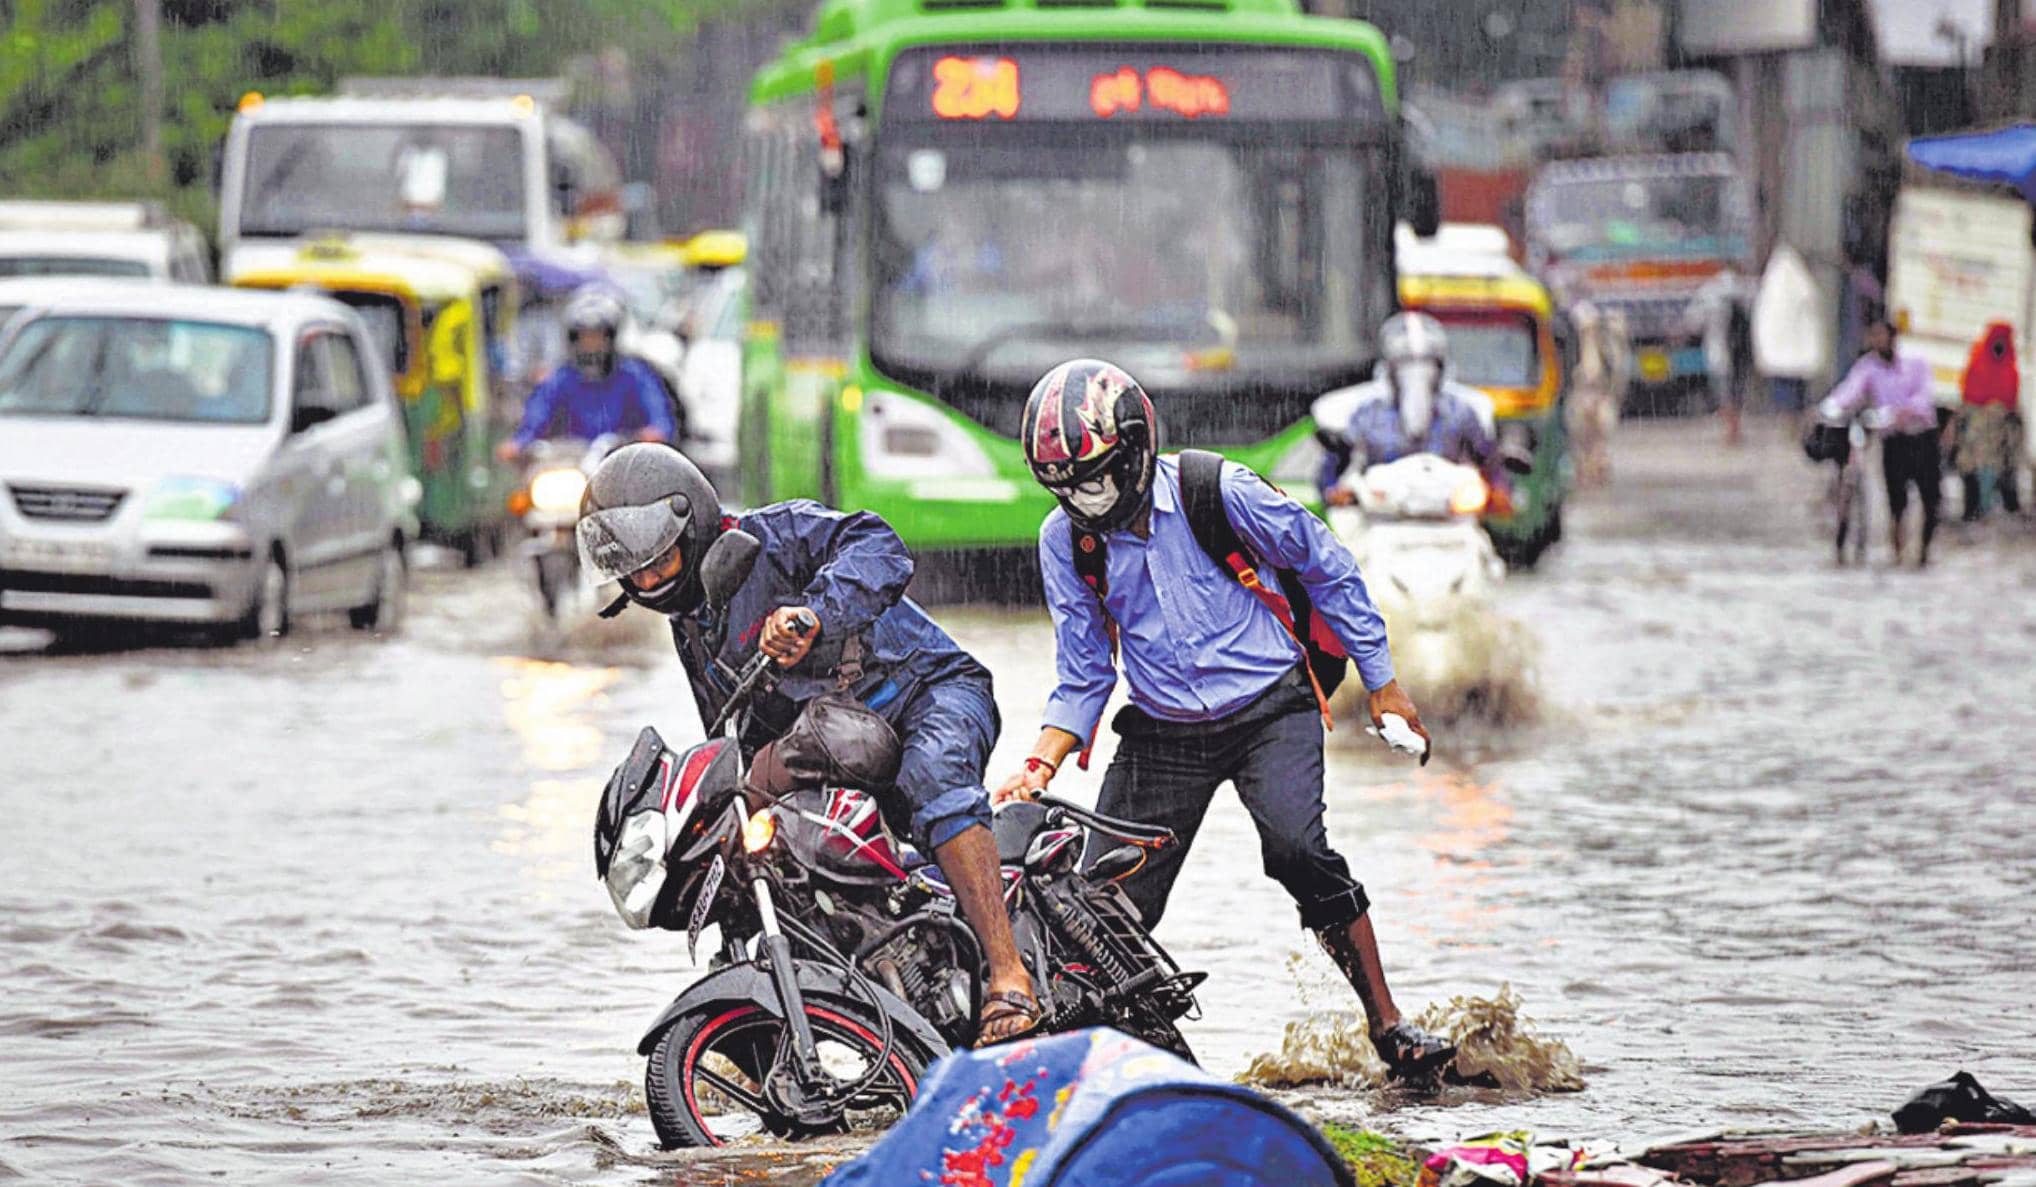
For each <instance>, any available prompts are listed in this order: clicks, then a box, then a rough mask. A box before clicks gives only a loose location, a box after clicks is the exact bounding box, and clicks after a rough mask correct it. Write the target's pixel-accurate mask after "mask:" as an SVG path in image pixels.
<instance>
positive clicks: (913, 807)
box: [578, 443, 1040, 1043]
mask: <svg viewBox="0 0 2036 1187" xmlns="http://www.w3.org/2000/svg"><path fill="white" fill-rule="evenodd" d="M731 528H739V529H740V530H742V531H744V532H747V533H748V534H750V535H752V536H754V537H756V539H757V540H758V541H759V542H761V544H762V545H763V547H762V550H761V552H760V553H759V555H758V558H757V561H756V564H755V566H754V567H753V568H752V569H751V570H750V572H749V575H748V577H747V578H746V579H744V580H743V582H742V585H741V586H740V588H739V589H738V590H737V591H736V593H735V594H734V595H733V597H732V598H730V600H729V604H728V605H726V606H715V605H711V604H709V603H708V601H707V598H706V593H705V590H704V588H703V586H702V583H701V571H700V565H701V562H702V559H703V558H704V557H705V556H706V554H707V550H708V548H709V547H710V546H711V545H712V544H713V543H714V541H715V540H716V539H717V538H718V537H719V536H720V535H721V533H722V532H723V531H725V530H728V529H731ZM578 536H579V542H580V552H581V557H582V560H583V563H584V564H585V566H586V569H587V571H588V572H589V573H593V574H596V575H598V577H599V578H601V579H605V580H613V581H618V582H620V583H621V586H622V590H623V594H624V596H625V597H626V598H627V599H628V600H629V601H631V602H634V603H636V604H637V605H639V606H642V607H644V608H645V609H648V610H654V611H656V612H657V613H659V614H663V615H666V616H667V617H668V618H669V619H670V620H671V624H672V638H673V641H674V643H675V644H676V645H677V647H678V652H679V661H680V663H681V664H682V665H683V666H684V668H685V671H686V677H687V679H688V680H689V681H690V682H691V684H692V688H693V698H694V701H695V703H696V704H697V705H698V707H699V710H700V719H701V721H703V722H706V721H711V720H713V719H714V717H716V716H717V715H718V714H719V713H720V711H721V707H722V705H723V704H724V703H725V702H726V699H727V696H728V694H729V692H730V691H731V690H732V685H733V680H732V679H731V674H732V673H733V672H735V671H736V670H738V669H739V668H740V667H741V666H742V664H743V663H744V662H745V661H746V660H747V659H748V657H749V656H751V655H753V654H754V653H755V652H756V651H757V650H759V649H760V650H762V651H763V652H765V653H766V654H769V655H771V656H774V657H776V659H777V661H778V663H779V665H780V666H781V667H782V668H783V669H784V671H783V674H782V677H781V679H780V681H779V683H778V685H777V688H776V691H775V692H773V693H772V694H770V695H769V696H768V697H766V698H765V699H764V700H763V702H761V703H760V704H758V705H757V706H755V712H754V713H753V714H752V726H753V727H755V728H754V729H753V731H752V733H751V734H747V735H745V736H744V738H743V739H742V744H743V746H744V748H745V750H748V751H751V752H754V750H755V749H756V748H757V747H759V746H761V745H762V744H763V743H765V742H767V741H769V740H770V739H772V738H775V737H778V736H780V735H782V734H783V733H784V732H785V730H787V729H788V728H790V727H791V725H792V723H793V721H794V720H795V719H796V718H797V717H798V716H799V715H800V713H801V712H802V711H803V708H804V706H805V705H806V704H807V703H808V702H810V701H812V700H813V699H815V698H817V697H820V696H823V695H825V694H827V693H830V692H835V691H837V690H841V689H844V688H845V690H846V691H847V692H848V693H849V695H851V696H853V697H854V698H855V699H856V700H858V701H860V702H861V703H862V705H864V706H865V707H867V708H868V709H869V710H870V711H872V712H874V713H876V714H878V715H880V716H881V717H883V718H884V719H885V721H887V722H888V723H889V724H890V726H891V728H892V729H893V730H894V731H895V732H896V733H897V735H898V738H899V739H900V740H901V742H902V749H903V753H902V757H901V760H900V762H899V766H898V775H897V779H896V783H895V786H892V787H872V788H868V789H867V790H868V791H869V792H871V794H872V795H874V796H875V797H876V799H877V802H878V804H879V806H880V807H881V808H882V809H883V812H884V817H885V819H886V821H888V822H889V823H890V824H891V827H892V828H893V829H894V830H896V831H898V832H899V833H901V834H904V835H907V836H909V837H910V839H911V840H912V841H913V842H914V843H916V844H918V845H919V846H921V847H922V849H923V850H924V851H926V852H929V853H931V854H932V856H933V858H934V860H936V861H937V862H939V864H940V868H941V871H942V872H943V873H945V874H946V875H947V879H948V882H949V884H950V885H951V886H953V888H954V892H955V898H956V899H957V900H958V901H959V902H960V905H961V909H962V914H963V915H964V916H965V917H966V918H967V920H968V922H969V926H970V927H972V928H973V929H974V930H975V934H976V936H977V938H978V939H979V940H980V941H981V943H982V948H983V952H984V954H985V956H986V958H987V960H988V962H989V965H990V971H989V979H988V983H987V984H986V986H985V993H984V1004H983V1014H982V1019H981V1022H982V1027H981V1032H982V1033H981V1038H980V1041H981V1042H985V1043H989V1042H1000V1041H1004V1040H1008V1039H1011V1038H1015V1037H1018V1036H1019V1035H1022V1034H1024V1033H1026V1032H1028V1031H1030V1030H1031V1029H1033V1028H1034V1027H1036V1026H1037V1024H1038V1022H1039V1019H1040V1008H1039V1004H1038V1002H1037V1000H1036V999H1035V998H1034V997H1033V991H1032V983H1031V979H1030V977H1029V976H1028V975H1027V973H1026V971H1025V966H1024V964H1023V963H1022V962H1021V960H1020V959H1019V955H1018V948H1017V944H1016V942H1015V941H1014V940H1013V938H1012V934H1011V920H1010V917H1009V915H1007V914H1006V913H1005V908H1004V904H1003V891H1002V883H1001V881H1000V872H999V867H998V860H997V844H996V841H995V840H994V839H993V838H992V836H991V833H990V828H989V824H990V803H989V794H988V792H987V791H986V790H985V789H984V786H983V767H984V764H985V763H986V762H987V761H988V760H989V756H990V749H991V747H993V746H994V745H995V744H996V741H997V733H998V729H999V724H1000V723H999V721H998V717H997V704H996V700H995V698H994V697H993V696H992V694H991V684H990V673H989V671H988V670H987V669H985V668H984V667H983V665H982V664H980V663H978V662H977V661H976V659H975V658H974V657H973V656H971V655H969V654H968V653H967V652H966V651H963V650H962V649H961V647H960V646H958V645H957V644H956V643H955V641H954V640H953V639H952V638H950V637H949V636H948V634H947V632H945V631H943V630H942V629H941V628H940V626H939V625H938V624H936V623H935V622H934V621H933V620H932V619H931V618H930V617H928V616H927V614H926V612H925V611H924V610H922V609H920V608H919V606H918V605H917V604H916V603H915V602H913V601H912V600H911V599H909V598H907V597H905V596H904V594H905V586H906V583H907V582H909V581H910V580H911V578H912V557H911V555H910V554H909V553H907V552H906V550H905V546H904V543H903V542H902V541H900V540H899V539H898V535H897V533H896V532H894V531H892V530H891V526H890V525H889V524H887V523H885V522H884V521H883V519H882V518H881V517H879V516H877V515H875V514H873V513H871V512H867V511H862V512H855V513H852V514H848V513H843V512H840V511H834V510H831V509H829V508H827V507H823V506H821V505H820V504H819V503H815V502H813V501H811V500H809V499H796V500H793V501H791V502H785V503H773V504H771V505H770V506H767V507H760V508H758V509H756V510H754V511H749V512H745V513H743V514H742V515H740V516H737V517H724V515H723V513H722V510H721V502H720V498H719V496H717V495H716V493H715V491H714V487H713V485H712V484H711V483H709V482H708V481H707V479H706V477H705V476H704V475H702V474H701V473H700V471H699V469H698V468H697V467H696V466H694V465H693V463H692V462H691V461H689V460H687V459H686V458H685V456H684V455H682V454H680V453H679V452H678V451H677V450H675V449H672V448H671V447H669V446H666V445H662V444H648V443H646V444H634V445H625V446H623V447H622V448H621V449H619V450H617V451H615V452H614V453H613V454H610V455H609V456H608V457H607V458H606V459H605V460H603V461H602V462H601V464H600V465H599V466H598V467H596V469H595V470H594V473H593V475H592V477H591V478H590V479H589V480H588V484H587V493H586V495H585V497H584V498H583V500H582V503H581V508H580V523H579V528H578ZM621 605H622V603H620V602H618V603H617V608H618V609H619V608H620V606H621ZM808 613H810V614H811V615H812V616H813V617H814V618H816V619H818V621H819V629H818V630H817V631H813V632H810V633H806V634H802V633H800V631H799V629H798V627H799V625H800V620H801V618H802V617H803V616H805V615H806V614H808Z"/></svg>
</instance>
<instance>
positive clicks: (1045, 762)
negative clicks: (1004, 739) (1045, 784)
mask: <svg viewBox="0 0 2036 1187" xmlns="http://www.w3.org/2000/svg"><path fill="white" fill-rule="evenodd" d="M1041 767H1045V768H1046V773H1047V774H1049V775H1058V774H1060V764H1059V763H1057V762H1054V761H1053V760H1052V759H1047V758H1041V757H1039V756H1038V755H1036V754H1034V755H1030V756H1028V757H1027V758H1026V760H1025V769H1026V770H1027V771H1036V770H1038V769H1039V768H1041Z"/></svg>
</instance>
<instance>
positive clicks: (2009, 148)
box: [1909, 124, 2036, 203]
mask: <svg viewBox="0 0 2036 1187" xmlns="http://www.w3.org/2000/svg"><path fill="white" fill-rule="evenodd" d="M1909 159H1910V160H1912V161H1914V162H1916V163H1917V164H1918V165H1921V166H1923V167H1924V168H1925V169H1934V170H1936V171H1937V172H1939V173H1949V174H1951V175H1952V176H1954V177H1963V178H1966V179H1967V180H1969V181H1990V182H1997V183H2000V184H2003V185H2011V186H2014V187H2015V188H2016V189H2018V190H2020V191H2021V192H2022V197H2024V198H2025V199H2027V200H2028V201H2030V202H2031V203H2036V126H2031V125H2028V124H2018V125H2016V126H2015V127H2012V128H1998V129H1995V130H1994V131H1991V132H1958V133H1954V134H1953V135H1949V136H1923V137H1918V138H1917V139H1915V140H1911V141H1910V142H1909Z"/></svg>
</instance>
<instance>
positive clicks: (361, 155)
mask: <svg viewBox="0 0 2036 1187" xmlns="http://www.w3.org/2000/svg"><path fill="white" fill-rule="evenodd" d="M523 164H524V158H523V139H522V136H521V135H520V133H519V132H518V131H517V129H515V128H514V127H509V126H494V127H491V126H487V125H480V124H464V125H462V124H443V125H432V124H268V125H262V126H258V127H255V128H253V129H251V130H250V131H249V133H248V140H247V173H246V181H245V183H244V185H245V190H244V193H243V196H242V200H241V210H240V233H241V234H243V235H279V236H281V235H301V234H304V233H305V232H307V231H316V230H322V229H338V230H347V231H414V232H425V233H430V234H437V235H462V236H466V237H469V238H474V239H487V240H493V241H496V242H509V241H516V240H521V239H522V238H523V237H524V236H525V235H526V234H527V233H528V230H529V209H528V207H529V196H528V195H527V194H526V193H525V187H524V169H523Z"/></svg>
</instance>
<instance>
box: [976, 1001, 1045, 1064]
mask: <svg viewBox="0 0 2036 1187" xmlns="http://www.w3.org/2000/svg"><path fill="white" fill-rule="evenodd" d="M1045 1017H1046V1015H1045V1013H1044V1012H1043V1011H1042V1010H1040V1008H1039V1002H1038V1000H1037V999H1036V998H1034V997H1033V996H1032V995H1031V994H1029V993H1020V992H1018V991H1017V990H1015V989H1006V990H1004V991H1003V992H1001V993H992V994H990V995H989V996H987V997H985V998H984V999H983V1013H982V1016H981V1017H980V1018H978V1019H977V1020H976V1047H977V1048H978V1049H980V1048H983V1047H994V1046H996V1045H997V1044H998V1043H1009V1042H1012V1041H1013V1040H1016V1039H1022V1038H1024V1037H1026V1036H1027V1035H1029V1034H1031V1033H1033V1032H1034V1031H1036V1030H1038V1029H1039V1026H1040V1023H1041V1022H1042V1021H1044V1019H1045ZM1013 1019H1021V1020H1022V1021H1023V1025H1021V1026H1019V1027H1018V1029H1016V1030H1013V1031H1008V1032H1003V1033H998V1032H997V1029H996V1028H997V1027H998V1026H999V1025H1000V1024H1008V1023H1009V1022H1011V1021H1012V1020H1013Z"/></svg>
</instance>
